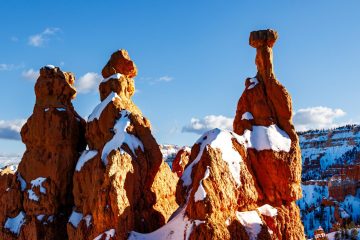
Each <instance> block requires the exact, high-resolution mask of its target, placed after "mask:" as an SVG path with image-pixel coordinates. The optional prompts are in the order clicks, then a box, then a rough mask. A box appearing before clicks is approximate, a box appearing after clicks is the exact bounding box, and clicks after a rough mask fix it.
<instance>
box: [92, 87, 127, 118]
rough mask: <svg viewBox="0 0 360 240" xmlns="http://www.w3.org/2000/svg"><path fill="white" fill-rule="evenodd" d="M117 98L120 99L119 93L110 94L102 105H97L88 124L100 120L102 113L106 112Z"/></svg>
mask: <svg viewBox="0 0 360 240" xmlns="http://www.w3.org/2000/svg"><path fill="white" fill-rule="evenodd" d="M116 98H120V97H119V95H117V93H115V92H112V93H110V94H109V96H107V97H106V98H105V99H104V101H102V102H101V103H99V105H97V106H96V107H95V108H94V111H93V112H92V113H91V114H90V116H89V117H88V122H91V121H93V120H94V119H99V118H100V115H101V113H102V112H103V111H104V109H105V107H106V106H107V105H108V104H109V103H110V102H112V101H115V99H116Z"/></svg>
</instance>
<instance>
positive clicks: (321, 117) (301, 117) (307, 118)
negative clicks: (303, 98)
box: [293, 106, 346, 131]
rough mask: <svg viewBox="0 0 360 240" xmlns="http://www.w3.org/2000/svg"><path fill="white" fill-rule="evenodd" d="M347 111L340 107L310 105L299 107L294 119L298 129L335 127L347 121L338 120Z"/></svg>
mask: <svg viewBox="0 0 360 240" xmlns="http://www.w3.org/2000/svg"><path fill="white" fill-rule="evenodd" d="M345 115H346V113H345V112H344V111H343V110H342V109H340V108H338V109H332V108H329V107H322V106H319V107H309V108H304V109H299V110H298V111H296V112H295V114H294V117H293V121H294V125H295V128H296V130H297V131H306V130H310V129H323V128H333V127H337V126H340V125H344V124H346V123H344V122H343V123H339V122H336V119H337V118H340V117H343V116H345Z"/></svg>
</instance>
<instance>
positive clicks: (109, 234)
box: [94, 229, 130, 240]
mask: <svg viewBox="0 0 360 240" xmlns="http://www.w3.org/2000/svg"><path fill="white" fill-rule="evenodd" d="M104 234H105V236H106V237H105V239H104V240H110V238H111V237H115V229H110V230H107V231H106V232H104V233H102V234H100V235H99V236H97V237H96V238H94V240H100V239H103V235H104ZM129 239H130V238H129Z"/></svg>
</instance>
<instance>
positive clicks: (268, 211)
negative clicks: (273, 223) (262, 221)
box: [257, 204, 277, 217]
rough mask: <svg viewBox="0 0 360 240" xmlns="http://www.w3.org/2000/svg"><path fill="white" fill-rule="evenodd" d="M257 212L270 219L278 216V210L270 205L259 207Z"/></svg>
mask: <svg viewBox="0 0 360 240" xmlns="http://www.w3.org/2000/svg"><path fill="white" fill-rule="evenodd" d="M257 210H259V212H260V214H261V215H264V216H268V217H276V216H277V209H276V208H274V207H272V206H270V205H269V204H265V205H262V206H261V207H258V208H257Z"/></svg>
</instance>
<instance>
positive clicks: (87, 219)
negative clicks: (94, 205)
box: [83, 214, 92, 227]
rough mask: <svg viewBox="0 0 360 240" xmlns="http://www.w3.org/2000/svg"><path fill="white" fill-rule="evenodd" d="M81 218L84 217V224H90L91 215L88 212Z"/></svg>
mask: <svg viewBox="0 0 360 240" xmlns="http://www.w3.org/2000/svg"><path fill="white" fill-rule="evenodd" d="M83 219H84V220H85V222H86V226H87V227H89V226H90V224H91V220H92V216H91V215H89V214H88V215H86V216H85V217H83Z"/></svg>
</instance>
